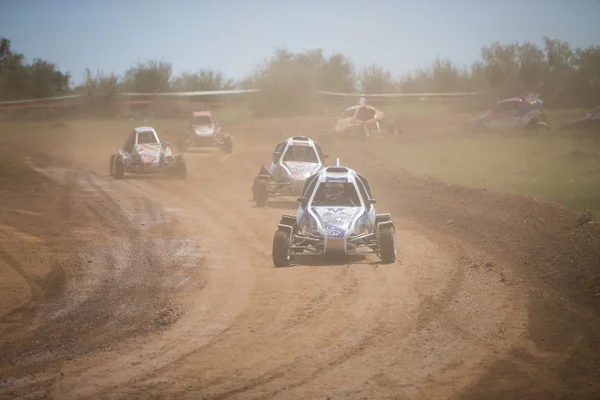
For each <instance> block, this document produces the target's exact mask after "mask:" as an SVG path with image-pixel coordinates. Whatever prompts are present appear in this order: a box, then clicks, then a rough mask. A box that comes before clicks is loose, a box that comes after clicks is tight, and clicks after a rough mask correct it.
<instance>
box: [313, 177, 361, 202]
mask: <svg viewBox="0 0 600 400" xmlns="http://www.w3.org/2000/svg"><path fill="white" fill-rule="evenodd" d="M312 205H313V206H316V207H332V206H337V207H360V198H359V197H358V193H356V189H355V188H354V185H353V184H352V183H349V182H321V183H320V184H319V188H318V189H317V193H316V194H315V198H314V199H313V201H312Z"/></svg>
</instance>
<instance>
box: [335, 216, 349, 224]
mask: <svg viewBox="0 0 600 400" xmlns="http://www.w3.org/2000/svg"><path fill="white" fill-rule="evenodd" d="M335 221H336V222H340V223H342V224H345V223H347V222H348V218H346V217H337V218H336V219H335Z"/></svg>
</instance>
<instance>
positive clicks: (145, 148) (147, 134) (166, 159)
mask: <svg viewBox="0 0 600 400" xmlns="http://www.w3.org/2000/svg"><path fill="white" fill-rule="evenodd" d="M126 172H129V173H135V174H154V173H167V174H169V175H171V176H173V177H177V178H179V179H186V178H187V167H186V164H185V159H184V158H183V155H181V154H179V155H177V156H175V155H173V151H172V150H171V146H170V144H169V142H163V141H162V140H161V139H160V137H159V136H158V132H156V130H155V129H154V128H152V127H150V126H140V127H137V128H135V129H134V130H133V131H131V133H130V134H129V137H128V138H127V141H126V142H125V144H124V145H123V147H121V149H119V152H118V153H117V154H113V155H111V156H110V175H111V176H114V177H115V178H117V179H123V178H124V177H125V173H126Z"/></svg>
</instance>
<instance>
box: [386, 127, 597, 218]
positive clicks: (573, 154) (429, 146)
mask: <svg viewBox="0 0 600 400" xmlns="http://www.w3.org/2000/svg"><path fill="white" fill-rule="evenodd" d="M380 151H381V152H383V154H384V156H385V158H386V159H387V160H395V162H396V163H397V164H398V165H399V166H402V167H403V168H406V169H408V170H411V171H414V172H416V173H418V174H423V175H429V176H435V177H437V178H440V179H442V180H444V181H446V182H450V183H455V184H459V185H465V186H474V187H486V188H490V189H497V190H504V191H509V192H513V193H519V194H524V195H530V196H534V197H538V198H541V199H545V200H550V201H558V202H561V203H564V204H565V205H567V206H568V207H570V208H572V209H574V210H585V209H589V210H592V212H593V213H594V214H595V217H596V218H599V217H600V138H599V137H594V136H590V135H579V136H575V135H563V134H557V133H548V132H539V133H538V132H536V133H533V134H532V133H510V134H486V135H481V136H459V137H457V136H453V137H448V138H441V139H439V138H438V139H436V140H428V139H426V138H425V139H418V140H409V141H405V142H402V143H399V144H396V145H393V146H388V145H386V146H385V148H383V149H381V150H380Z"/></svg>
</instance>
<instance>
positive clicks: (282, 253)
mask: <svg viewBox="0 0 600 400" xmlns="http://www.w3.org/2000/svg"><path fill="white" fill-rule="evenodd" d="M272 256H273V264H274V265H275V267H277V268H281V267H287V266H288V265H290V249H289V246H288V236H287V234H286V233H285V232H284V231H277V232H275V236H274V237H273V254H272Z"/></svg>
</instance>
